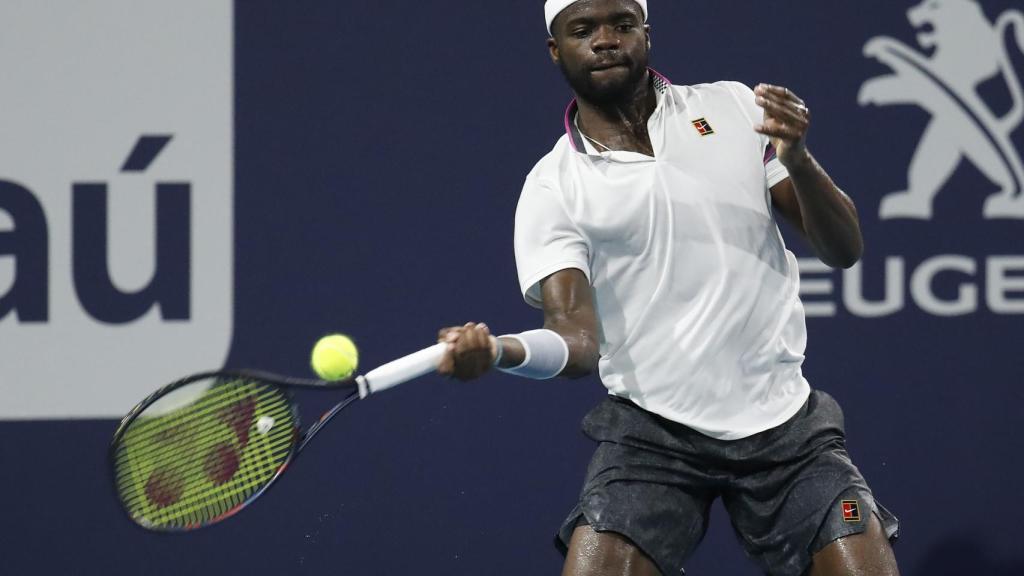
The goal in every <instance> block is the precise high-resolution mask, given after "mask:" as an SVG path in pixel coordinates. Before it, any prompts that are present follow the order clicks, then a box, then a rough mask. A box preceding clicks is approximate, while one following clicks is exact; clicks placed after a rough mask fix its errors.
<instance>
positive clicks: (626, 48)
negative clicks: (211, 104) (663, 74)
mask: <svg viewBox="0 0 1024 576" xmlns="http://www.w3.org/2000/svg"><path fill="white" fill-rule="evenodd" d="M551 28H552V34H553V38H552V39H550V40H548V48H549V50H550V51H551V58H552V60H554V61H555V63H556V64H558V66H559V67H560V68H561V69H562V73H563V74H565V78H566V80H568V82H569V85H570V86H571V87H572V89H573V90H574V91H576V93H577V94H579V95H580V96H582V97H584V98H586V99H587V100H590V101H592V102H596V103H601V102H614V101H618V100H622V99H625V98H628V97H630V96H631V95H632V94H633V93H634V92H635V89H636V86H637V84H638V83H639V82H640V81H641V80H643V79H644V78H645V74H646V72H647V54H648V51H649V50H650V37H649V35H648V27H647V26H645V25H644V15H643V10H642V9H641V8H640V5H639V4H637V3H636V2H634V1H633V0H581V1H579V2H576V3H575V4H572V5H570V6H569V7H568V8H566V9H565V10H563V11H562V13H560V14H559V15H558V17H557V18H555V21H554V22H553V23H552V25H551Z"/></svg>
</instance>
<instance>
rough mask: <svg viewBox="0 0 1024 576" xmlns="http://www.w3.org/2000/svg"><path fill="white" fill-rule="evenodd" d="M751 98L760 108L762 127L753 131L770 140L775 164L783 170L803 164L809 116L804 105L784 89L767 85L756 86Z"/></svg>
mask: <svg viewBox="0 0 1024 576" xmlns="http://www.w3.org/2000/svg"><path fill="white" fill-rule="evenodd" d="M754 94H755V98H754V101H755V102H756V103H757V105H758V106H760V107H761V108H764V123H762V124H758V125H756V126H754V130H755V131H757V132H759V133H761V134H764V135H766V136H768V137H770V138H771V139H772V145H773V146H775V153H776V154H777V155H778V158H779V162H782V165H783V166H785V167H786V168H795V167H797V166H799V165H801V164H803V163H804V162H806V161H807V159H808V153H807V130H808V128H809V127H810V125H811V112H810V110H808V109H807V105H806V104H804V101H803V100H801V99H800V97H799V96H797V95H796V94H794V93H793V92H792V91H791V90H789V89H788V88H783V87H781V86H772V85H770V84H758V85H757V87H756V88H754Z"/></svg>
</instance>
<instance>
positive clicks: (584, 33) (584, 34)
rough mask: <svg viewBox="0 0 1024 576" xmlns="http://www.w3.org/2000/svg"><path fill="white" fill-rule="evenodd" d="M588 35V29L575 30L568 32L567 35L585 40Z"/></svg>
mask: <svg viewBox="0 0 1024 576" xmlns="http://www.w3.org/2000/svg"><path fill="white" fill-rule="evenodd" d="M589 34H590V30H589V29H588V28H576V29H574V30H571V31H570V32H569V35H570V36H572V37H573V38H586V37H587V36H588V35H589Z"/></svg>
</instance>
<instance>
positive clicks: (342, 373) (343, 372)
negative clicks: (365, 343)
mask: <svg viewBox="0 0 1024 576" xmlns="http://www.w3.org/2000/svg"><path fill="white" fill-rule="evenodd" d="M310 364H311V365H312V366H313V371H314V372H316V374H317V376H319V377H320V378H323V379H324V380H344V379H345V378H348V377H349V376H351V375H352V373H353V372H355V371H356V367H358V366H359V351H358V350H357V349H356V345H355V344H354V343H353V342H352V339H351V338H349V337H348V336H345V335H344V334H331V335H330V336H324V337H323V338H321V339H320V340H319V341H318V342H317V343H316V346H314V347H313V357H312V358H311V359H310Z"/></svg>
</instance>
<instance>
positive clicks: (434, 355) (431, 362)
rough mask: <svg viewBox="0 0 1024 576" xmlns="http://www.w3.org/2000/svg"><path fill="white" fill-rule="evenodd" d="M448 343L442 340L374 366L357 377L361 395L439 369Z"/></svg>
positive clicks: (385, 388) (362, 396)
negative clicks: (376, 366) (438, 366)
mask: <svg viewBox="0 0 1024 576" xmlns="http://www.w3.org/2000/svg"><path fill="white" fill-rule="evenodd" d="M447 349H448V344H446V343H444V342H441V343H439V344H434V345H433V346H431V347H430V348H424V349H423V350H420V351H419V352H413V353H412V354H409V355H408V356H403V357H401V358H399V359H397V360H392V361H391V362H388V363H387V364H384V365H383V366H380V367H378V368H374V369H373V370H370V371H369V372H367V373H366V374H365V375H364V376H359V377H357V378H356V384H358V385H359V397H360V398H366V397H367V396H369V395H370V394H373V393H374V392H380V391H381V390H387V389H388V388H391V387H392V386H398V385H399V384H402V383H404V382H408V381H409V380H412V379H413V378H419V377H420V376H423V375H424V374H429V373H431V372H433V371H434V370H437V365H438V364H439V363H440V362H441V357H442V356H444V352H445V350H447Z"/></svg>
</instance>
